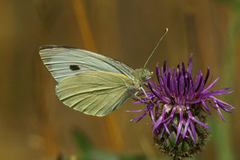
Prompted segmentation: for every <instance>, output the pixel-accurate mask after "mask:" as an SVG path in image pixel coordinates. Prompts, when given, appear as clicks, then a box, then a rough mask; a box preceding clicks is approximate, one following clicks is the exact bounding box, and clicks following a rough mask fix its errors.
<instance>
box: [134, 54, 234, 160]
mask: <svg viewBox="0 0 240 160" xmlns="http://www.w3.org/2000/svg"><path fill="white" fill-rule="evenodd" d="M191 60H192V54H191V56H190V58H189V62H188V66H187V68H185V65H184V63H181V64H180V65H178V66H177V68H176V69H175V68H174V67H172V68H167V65H166V61H165V62H164V64H163V67H162V68H161V69H160V68H159V66H158V64H157V67H156V75H157V81H158V83H157V82H155V81H154V79H150V80H149V81H148V84H147V85H146V87H147V88H148V89H149V91H148V92H146V94H147V96H145V97H144V98H140V99H136V100H135V101H134V102H133V103H144V104H145V105H146V107H145V108H143V109H141V110H134V111H129V112H143V113H142V114H141V115H140V116H138V117H136V118H133V119H132V120H135V119H137V122H138V121H140V120H141V119H142V118H143V117H144V116H146V115H149V116H150V118H151V121H152V122H151V123H150V124H152V125H153V129H152V133H153V134H154V140H155V144H156V145H157V146H158V147H159V149H160V151H161V152H164V153H168V154H170V155H171V156H174V157H178V158H183V157H192V155H193V154H195V153H197V152H199V151H201V149H202V147H203V146H204V144H205V141H206V140H207V139H208V137H209V132H208V131H207V129H209V126H208V125H207V124H206V122H207V119H206V117H207V115H210V113H211V109H210V108H214V109H216V110H217V112H218V113H219V115H220V117H221V118H222V119H223V121H225V120H224V118H223V116H222V113H221V110H220V109H222V110H224V111H226V112H228V113H231V112H230V111H229V110H231V109H234V107H233V106H232V105H230V104H228V103H226V102H223V101H221V100H220V99H218V98H216V97H214V96H215V95H220V94H226V93H231V92H233V91H227V90H228V89H230V88H231V87H228V88H222V89H218V90H212V91H211V90H210V89H211V87H213V86H214V85H215V84H216V83H217V81H218V80H219V77H218V78H217V79H216V80H214V81H212V80H211V81H210V82H208V83H207V81H208V78H209V67H208V68H207V73H206V76H205V77H204V76H203V74H202V72H201V70H199V71H198V72H197V75H196V76H194V75H192V62H191ZM144 95H145V93H140V94H139V95H138V96H144Z"/></svg>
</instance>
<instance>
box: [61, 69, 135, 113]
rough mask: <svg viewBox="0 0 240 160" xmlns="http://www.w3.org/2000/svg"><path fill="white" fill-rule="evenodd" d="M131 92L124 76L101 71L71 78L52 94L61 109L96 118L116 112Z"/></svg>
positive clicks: (130, 87)
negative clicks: (66, 107)
mask: <svg viewBox="0 0 240 160" xmlns="http://www.w3.org/2000/svg"><path fill="white" fill-rule="evenodd" d="M135 92H136V89H135V88H134V87H133V86H132V82H131V80H130V79H129V78H128V77H127V76H125V75H123V74H117V73H110V72H104V71H89V72H85V73H79V74H76V75H72V76H69V77H67V78H65V79H64V80H62V81H60V83H59V84H58V85H57V86H56V94H57V95H58V97H59V99H60V100H61V101H62V102H63V103H64V104H65V105H67V106H69V107H71V108H73V109H75V110H78V111H81V112H83V113H85V114H88V115H93V116H98V117H102V116H105V115H107V114H109V113H111V112H112V111H114V110H115V109H117V108H119V107H120V106H121V105H122V104H123V103H124V102H125V101H126V100H127V99H129V98H130V97H131V96H132V95H133V94H134V93H135Z"/></svg>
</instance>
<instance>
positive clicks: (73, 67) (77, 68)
mask: <svg viewBox="0 0 240 160" xmlns="http://www.w3.org/2000/svg"><path fill="white" fill-rule="evenodd" d="M69 68H70V69H71V70H72V71H76V70H80V67H79V66H78V65H70V66H69Z"/></svg>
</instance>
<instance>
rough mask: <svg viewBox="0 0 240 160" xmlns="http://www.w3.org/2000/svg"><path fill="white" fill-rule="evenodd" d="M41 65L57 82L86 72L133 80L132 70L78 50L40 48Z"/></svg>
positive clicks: (114, 61) (105, 58)
mask: <svg viewBox="0 0 240 160" xmlns="http://www.w3.org/2000/svg"><path fill="white" fill-rule="evenodd" d="M39 53H40V56H41V58H42V61H43V63H44V64H45V66H46V67H47V68H48V70H49V71H50V72H51V74H52V75H53V77H54V78H55V79H56V81H57V82H60V81H61V80H63V79H65V78H66V77H68V76H71V75H74V74H78V73H83V72H88V71H106V72H113V73H119V74H124V75H126V76H127V77H129V78H130V79H132V78H133V76H132V74H131V73H132V72H133V69H132V68H131V67H129V66H127V65H126V64H124V63H122V62H119V61H117V60H114V59H112V58H109V57H106V56H103V55H100V54H97V53H94V52H90V51H86V50H83V49H78V48H71V47H64V46H42V47H40V49H39Z"/></svg>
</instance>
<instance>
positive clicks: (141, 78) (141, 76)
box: [132, 68, 152, 89]
mask: <svg viewBox="0 0 240 160" xmlns="http://www.w3.org/2000/svg"><path fill="white" fill-rule="evenodd" d="M132 75H133V76H134V78H135V81H134V87H135V88H138V89H140V87H141V86H142V85H143V84H144V83H145V82H146V81H147V80H148V79H150V78H151V77H152V73H151V72H150V71H149V70H148V69H146V68H140V69H135V70H134V71H133V73H132Z"/></svg>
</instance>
